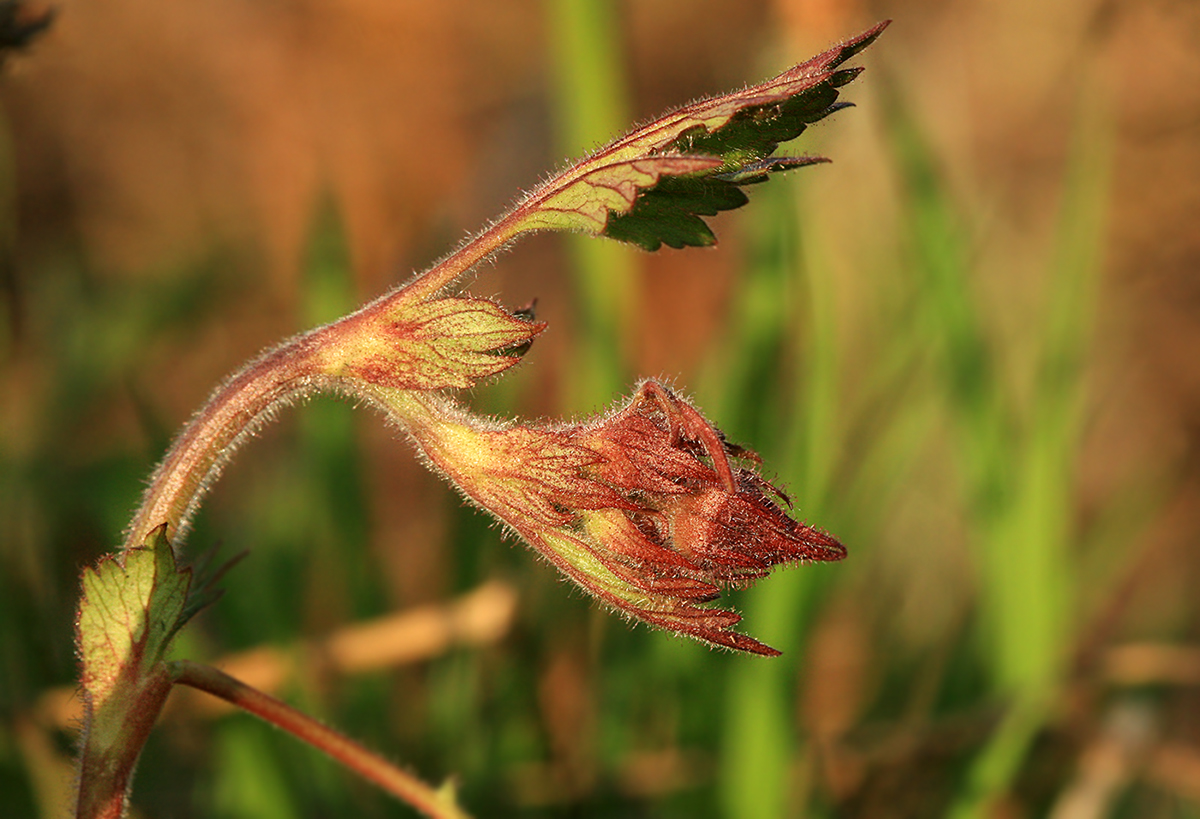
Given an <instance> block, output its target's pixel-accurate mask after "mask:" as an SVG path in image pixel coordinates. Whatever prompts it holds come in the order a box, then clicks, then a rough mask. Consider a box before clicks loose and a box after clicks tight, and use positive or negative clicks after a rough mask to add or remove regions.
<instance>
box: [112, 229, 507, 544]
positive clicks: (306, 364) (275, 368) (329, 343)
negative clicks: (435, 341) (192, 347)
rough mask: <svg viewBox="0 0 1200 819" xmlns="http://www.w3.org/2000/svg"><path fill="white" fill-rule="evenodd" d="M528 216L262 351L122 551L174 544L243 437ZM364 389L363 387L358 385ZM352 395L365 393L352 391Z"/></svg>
mask: <svg viewBox="0 0 1200 819" xmlns="http://www.w3.org/2000/svg"><path fill="white" fill-rule="evenodd" d="M527 215H528V214H527V213H526V212H525V209H524V208H522V207H518V208H516V209H515V210H513V211H512V212H510V213H509V214H508V215H506V216H505V217H503V218H501V219H500V220H499V221H497V222H495V223H494V224H492V225H491V226H489V227H488V228H487V229H485V230H484V231H483V232H482V233H480V234H479V235H478V236H476V237H474V238H473V239H471V240H470V241H468V242H466V243H465V244H463V245H462V246H461V247H460V248H458V249H457V250H455V251H454V252H453V253H451V254H450V255H449V256H447V257H446V258H445V259H443V260H442V261H441V262H439V263H438V264H436V265H435V266H434V267H432V268H430V269H429V270H427V271H425V272H424V273H422V274H420V275H419V276H417V277H416V278H415V279H413V280H412V281H410V282H408V283H407V284H405V285H402V286H399V287H396V288H394V289H393V290H391V291H389V292H388V293H386V294H384V295H383V296H380V297H379V298H377V299H375V300H374V301H372V302H370V303H368V304H367V305H365V306H364V307H362V308H361V309H359V310H357V311H355V312H354V313H351V314H350V315H348V316H345V317H343V318H341V319H339V320H337V321H335V322H333V323H332V324H328V325H326V326H324V327H319V328H317V329H315V330H311V331H309V332H307V333H304V334H302V335H299V336H296V337H295V338H292V339H291V340H289V341H286V342H284V343H283V344H281V345H279V346H278V347H275V348H274V349H272V350H269V351H267V352H266V353H264V354H263V355H261V356H259V357H258V358H257V359H255V360H254V361H252V362H251V363H250V364H249V365H248V366H246V367H245V368H244V369H243V370H241V371H240V372H238V373H237V374H236V375H234V376H232V377H231V378H230V379H229V380H227V381H226V382H225V383H224V384H222V385H221V386H220V387H218V388H217V389H216V391H215V392H214V393H213V394H212V396H211V397H210V398H209V400H208V402H207V403H206V404H205V405H204V406H203V407H202V408H201V409H200V411H199V412H198V413H196V415H195V417H193V418H192V420H191V422H190V423H189V424H188V425H187V427H185V428H184V430H183V432H182V433H180V435H179V437H178V438H176V439H175V441H174V442H173V443H172V445H171V448H170V449H169V450H168V452H167V455H166V457H165V458H164V459H163V461H162V463H161V464H159V466H158V468H157V469H155V470H154V474H153V475H151V477H150V485H149V487H148V488H147V490H146V493H145V495H144V496H143V498H142V503H141V506H140V507H139V508H138V511H137V513H136V515H135V516H134V519H133V521H132V522H131V523H130V525H129V528H128V529H127V530H126V532H125V548H126V549H130V548H134V547H136V546H139V545H141V544H142V543H143V542H144V541H145V539H146V536H147V535H148V534H149V533H150V532H151V531H152V530H153V529H154V528H155V527H157V526H159V525H161V524H163V523H166V524H167V536H168V537H169V538H170V540H171V542H172V543H175V544H177V545H178V543H180V542H181V540H182V536H183V535H184V534H185V533H186V531H187V527H188V524H189V522H190V521H191V518H192V516H193V515H194V514H195V512H196V510H197V508H198V507H199V505H200V501H201V500H202V499H203V497H204V495H205V493H206V492H207V491H208V488H209V487H210V485H211V484H212V482H213V481H214V480H215V479H216V478H217V476H218V475H219V474H220V472H221V470H222V469H223V468H224V466H225V465H226V464H227V463H228V462H229V459H230V458H231V457H232V456H233V453H234V451H235V450H236V449H237V448H238V446H240V445H241V444H242V443H243V442H244V441H245V440H246V439H247V438H249V437H250V436H251V435H253V434H254V433H255V432H256V431H258V429H259V427H261V426H262V424H263V423H265V422H266V421H268V420H270V418H271V417H272V414H273V412H274V410H275V409H277V408H278V407H279V406H281V405H283V404H287V403H290V402H291V401H293V400H296V399H298V398H302V397H304V396H306V395H310V394H312V393H313V392H316V391H318V390H322V389H324V390H330V391H336V390H338V389H339V387H342V386H344V384H343V383H342V380H341V379H340V378H339V375H338V374H339V373H340V372H342V371H343V369H344V367H345V365H346V363H347V361H346V359H347V356H348V355H349V354H351V351H353V350H354V349H355V345H356V344H358V343H360V342H362V341H364V340H368V339H367V338H366V337H369V336H371V335H373V334H375V333H376V332H377V329H378V321H379V320H380V318H381V317H382V316H386V315H387V314H388V313H389V311H391V310H392V309H393V308H395V307H397V306H398V304H399V303H400V302H402V301H421V300H424V299H427V298H430V297H431V296H433V295H435V294H436V293H437V292H438V291H440V290H443V289H445V288H447V287H449V286H451V285H452V284H454V283H455V282H456V281H457V280H458V279H459V278H461V277H462V276H463V274H464V273H466V272H467V271H468V270H470V269H471V268H472V267H474V266H475V265H476V264H478V263H479V262H480V261H481V260H483V259H485V258H487V257H488V256H490V255H491V254H493V253H495V252H496V251H497V250H499V249H500V248H502V247H503V246H504V245H506V244H507V243H508V242H510V241H512V240H513V239H514V238H516V237H517V236H518V235H520V234H521V233H522V232H525V231H526V230H529V229H530V228H528V227H523V226H522V224H523V222H524V221H525V218H526V216H527ZM360 386H361V385H360ZM354 392H355V394H358V393H360V392H362V390H361V389H359V390H354Z"/></svg>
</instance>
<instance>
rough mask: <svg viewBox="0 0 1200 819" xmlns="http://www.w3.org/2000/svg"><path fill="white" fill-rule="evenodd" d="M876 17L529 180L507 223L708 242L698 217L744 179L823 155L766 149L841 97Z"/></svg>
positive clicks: (724, 202) (644, 243)
mask: <svg viewBox="0 0 1200 819" xmlns="http://www.w3.org/2000/svg"><path fill="white" fill-rule="evenodd" d="M887 25H888V22H887V21H885V22H882V23H879V24H878V25H876V26H874V27H872V28H870V29H867V30H866V31H864V32H863V33H862V34H859V35H858V36H857V37H852V38H851V39H849V40H847V41H845V42H843V43H841V44H840V45H837V46H835V47H833V48H831V49H829V50H828V51H826V52H824V53H823V54H820V55H818V56H816V57H814V58H812V59H811V60H809V61H808V62H806V63H802V64H801V65H798V66H795V67H794V68H791V69H789V70H788V71H785V72H783V73H782V74H780V75H779V76H777V77H775V78H773V79H770V80H768V81H766V82H764V83H760V84H759V85H754V86H750V87H748V88H745V89H743V90H741V91H736V92H734V93H731V94H726V95H724V96H720V97H714V98H711V99H706V100H701V101H699V102H695V103H692V104H691V105H687V106H685V107H683V108H680V109H678V110H676V111H674V112H672V113H670V114H667V115H666V116H663V117H661V118H659V119H657V120H654V121H653V122H651V123H649V124H647V125H645V126H643V127H641V128H639V129H637V130H636V131H633V132H632V133H630V134H628V135H627V136H624V137H622V138H620V139H618V140H616V141H614V142H612V143H610V144H609V145H607V146H605V147H604V148H601V149H600V150H599V151H597V152H596V153H594V154H592V155H591V156H589V157H587V158H586V159H584V160H582V161H581V162H579V163H577V164H575V165H573V166H572V167H571V168H569V169H567V170H566V171H564V172H563V173H561V174H559V175H557V176H555V177H553V178H552V179H550V180H548V181H547V182H545V183H544V184H542V185H541V186H540V187H538V188H537V189H535V190H534V191H533V192H532V193H531V194H530V195H529V196H528V197H527V198H526V199H525V200H524V201H523V202H522V203H521V204H520V205H519V206H518V207H517V209H516V211H514V212H513V214H511V217H510V218H511V219H512V220H513V222H514V223H515V225H516V228H515V229H516V231H517V232H520V231H526V230H543V229H549V230H578V231H582V232H584V233H591V234H595V235H605V236H608V237H610V238H613V239H618V240H620V241H623V242H629V243H631V244H636V245H638V246H640V247H643V248H645V249H646V250H656V249H658V248H659V247H660V246H661V245H663V244H666V245H670V246H671V247H675V248H681V247H686V246H689V245H691V246H704V245H711V244H713V243H714V242H715V241H716V237H715V236H714V235H713V233H712V231H711V230H710V229H709V227H708V225H707V224H706V223H705V222H704V220H703V219H702V218H701V217H703V216H713V215H715V214H716V213H718V212H720V211H723V210H732V209H734V208H738V207H741V206H742V205H744V204H745V203H746V202H747V199H746V195H745V194H744V193H743V192H742V191H741V187H742V186H744V185H748V184H752V183H756V182H762V181H764V180H765V179H767V178H768V177H769V176H770V175H771V174H773V173H777V172H780V171H786V170H791V169H793V168H797V167H802V166H804V165H811V164H813V163H815V162H823V161H826V160H824V159H821V158H818V157H788V156H777V155H775V151H776V149H777V148H778V147H779V146H780V145H781V144H782V143H784V142H789V141H791V140H793V139H795V138H796V137H798V136H800V134H801V133H803V132H804V130H805V129H806V128H807V127H808V126H809V125H810V124H811V123H814V122H816V121H818V120H820V119H822V118H824V117H826V116H828V115H829V114H831V113H833V112H835V111H837V110H840V109H841V108H845V107H847V103H839V102H838V101H837V100H838V94H839V89H840V88H841V87H842V86H844V85H846V84H847V83H849V82H850V81H852V80H853V79H854V78H855V77H856V76H858V74H859V72H860V71H861V69H858V68H840V67H839V66H841V65H842V64H843V63H845V62H846V61H847V60H849V59H850V58H851V57H853V56H854V55H856V54H858V53H859V52H860V51H862V50H863V49H864V48H866V47H867V46H868V45H870V44H871V43H872V42H874V40H875V38H877V37H878V36H879V35H880V33H882V32H883V30H884V29H885V28H886V27H887Z"/></svg>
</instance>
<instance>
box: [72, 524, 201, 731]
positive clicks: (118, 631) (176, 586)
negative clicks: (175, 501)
mask: <svg viewBox="0 0 1200 819" xmlns="http://www.w3.org/2000/svg"><path fill="white" fill-rule="evenodd" d="M121 557H124V565H122V562H121ZM190 586H191V571H190V570H189V569H184V570H182V571H180V570H178V569H177V568H176V565H175V554H174V552H173V551H172V550H171V544H170V543H169V542H168V541H167V535H166V526H165V525H164V526H159V527H158V528H157V529H155V530H154V531H153V532H151V533H150V536H149V537H148V538H147V540H146V545H145V546H144V547H142V548H139V549H131V550H129V551H128V552H126V553H124V554H123V555H121V556H120V557H118V556H111V557H106V558H105V559H103V560H102V561H100V563H99V565H98V566H96V568H95V569H86V570H85V571H84V573H83V597H82V599H81V601H80V604H79V619H78V639H79V653H80V657H81V659H82V662H83V673H82V675H81V682H82V683H83V687H84V690H85V691H86V692H87V694H88V695H89V697H90V698H91V702H92V706H93V708H100V707H101V706H103V704H104V703H105V702H106V701H107V700H108V699H109V697H110V696H111V695H112V694H113V692H114V691H115V690H117V689H118V688H119V687H120V686H121V684H122V682H123V681H125V680H129V681H136V680H137V679H139V678H140V677H142V676H143V675H145V674H146V673H147V672H148V671H149V669H150V668H151V667H152V666H153V665H154V664H156V663H158V662H161V661H162V658H163V655H164V654H165V653H166V650H167V647H168V646H169V644H170V641H171V638H172V637H173V636H175V633H176V632H177V631H178V630H179V628H180V626H182V625H183V623H184V622H185V621H186V616H185V609H186V608H187V601H188V590H189V588H190Z"/></svg>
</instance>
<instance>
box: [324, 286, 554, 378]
mask: <svg viewBox="0 0 1200 819" xmlns="http://www.w3.org/2000/svg"><path fill="white" fill-rule="evenodd" d="M372 320H373V321H374V322H375V323H376V326H375V329H374V331H373V332H358V333H357V334H356V337H355V338H356V343H355V344H354V346H353V348H352V349H347V348H345V347H343V348H341V349H337V350H334V351H332V353H333V354H334V355H335V356H336V357H337V358H336V361H337V364H336V365H333V366H345V367H346V368H347V369H349V370H350V371H351V372H353V373H354V374H355V375H356V376H358V377H360V378H362V379H363V380H365V381H368V382H369V383H371V384H376V385H379V386H383V387H392V388H397V389H405V390H439V389H445V388H459V389H462V388H466V387H470V386H472V385H473V384H474V383H475V382H476V381H478V380H479V379H481V378H486V377H488V376H491V375H495V374H497V373H500V372H503V371H504V370H506V369H508V368H509V367H511V366H513V365H514V364H516V363H517V362H518V361H520V359H521V356H520V352H521V351H522V349H523V348H525V347H527V345H528V344H529V342H531V341H532V340H533V338H534V337H535V336H537V335H538V333H540V332H541V331H542V330H543V329H544V328H545V326H546V325H545V324H544V323H543V322H537V321H531V320H528V319H526V318H524V316H522V315H519V314H513V313H511V312H509V311H508V310H505V309H504V308H503V307H501V306H500V305H498V304H496V303H495V302H491V301H488V300H486V299H477V298H441V299H431V300H428V301H421V300H401V301H400V302H398V303H397V304H395V305H394V306H393V308H392V309H391V310H388V311H386V312H383V313H377V314H374V315H373V316H372Z"/></svg>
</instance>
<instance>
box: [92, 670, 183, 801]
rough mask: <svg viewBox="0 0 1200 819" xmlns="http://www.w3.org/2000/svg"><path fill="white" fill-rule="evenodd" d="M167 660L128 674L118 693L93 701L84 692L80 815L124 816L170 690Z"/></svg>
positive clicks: (170, 680)
mask: <svg viewBox="0 0 1200 819" xmlns="http://www.w3.org/2000/svg"><path fill="white" fill-rule="evenodd" d="M171 683H172V679H171V677H170V676H169V675H168V674H167V673H166V671H165V669H164V667H163V666H162V665H158V666H156V667H155V669H154V670H153V671H152V672H151V673H149V674H147V675H145V676H144V677H137V676H136V671H132V672H130V673H129V674H127V675H125V678H124V680H123V683H122V685H121V686H120V687H119V690H118V692H117V693H116V694H115V695H114V696H110V697H109V698H107V699H106V700H105V702H103V703H100V704H99V705H96V706H93V703H92V701H91V697H90V696H89V695H88V694H86V693H85V695H84V696H85V702H86V717H85V719H84V726H85V727H84V735H83V737H82V738H81V740H80V744H81V748H80V752H79V783H78V792H77V794H76V803H75V819H123V817H124V816H125V815H126V813H127V811H126V803H127V801H128V795H129V785H130V782H131V781H132V780H133V771H134V768H135V767H136V766H137V760H138V757H139V756H141V753H142V747H143V746H144V745H145V744H146V738H147V737H148V736H149V735H150V729H151V728H153V727H154V722H155V720H157V719H158V714H159V712H160V711H162V707H163V704H164V703H165V702H166V700H167V694H169V693H170V691H171Z"/></svg>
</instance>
